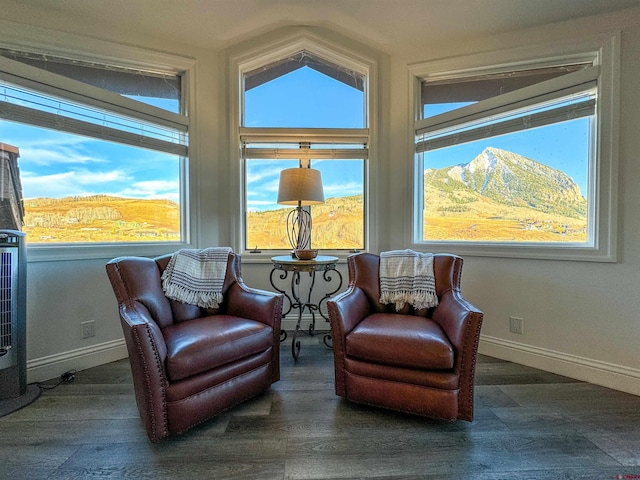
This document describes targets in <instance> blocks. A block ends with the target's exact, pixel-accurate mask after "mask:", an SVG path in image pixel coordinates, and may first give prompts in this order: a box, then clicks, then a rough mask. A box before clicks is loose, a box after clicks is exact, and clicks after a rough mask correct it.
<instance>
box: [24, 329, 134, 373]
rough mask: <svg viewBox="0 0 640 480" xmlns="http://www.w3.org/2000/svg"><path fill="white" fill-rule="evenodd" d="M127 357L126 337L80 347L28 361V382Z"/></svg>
mask: <svg viewBox="0 0 640 480" xmlns="http://www.w3.org/2000/svg"><path fill="white" fill-rule="evenodd" d="M126 357H127V347H126V345H125V343H124V339H120V340H112V341H110V342H105V343H100V344H98V345H91V346H89V347H83V348H78V349H76V350H71V351H68V352H63V353H57V354H55V355H50V356H48V357H41V358H36V359H33V360H29V361H27V382H28V383H33V382H43V381H45V380H50V379H53V378H58V377H60V375H62V374H63V373H65V372H68V371H69V370H76V371H80V370H85V369H87V368H91V367H97V366H98V365H103V364H105V363H109V362H114V361H116V360H120V359H122V358H126Z"/></svg>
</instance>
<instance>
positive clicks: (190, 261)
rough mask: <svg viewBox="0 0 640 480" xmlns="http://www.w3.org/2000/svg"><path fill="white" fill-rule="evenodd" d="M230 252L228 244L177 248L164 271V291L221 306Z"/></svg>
mask: <svg viewBox="0 0 640 480" xmlns="http://www.w3.org/2000/svg"><path fill="white" fill-rule="evenodd" d="M230 252H231V248H229V247H215V248H205V249H203V250H195V249H182V250H178V251H177V252H175V253H174V254H173V255H172V256H171V259H170V260H169V263H168V264H167V268H166V269H165V271H164V273H163V274H162V289H163V290H164V293H165V295H166V296H167V297H168V298H171V299H173V300H177V301H179V302H182V303H188V304H191V305H198V306H199V307H203V308H218V306H219V305H220V302H222V287H223V286H224V277H225V274H226V273H227V261H228V259H229V253H230Z"/></svg>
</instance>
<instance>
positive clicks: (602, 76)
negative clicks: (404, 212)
mask: <svg viewBox="0 0 640 480" xmlns="http://www.w3.org/2000/svg"><path fill="white" fill-rule="evenodd" d="M619 58H620V36H619V34H613V35H602V36H597V37H593V38H588V39H580V40H573V41H567V42H560V43H556V44H553V45H535V46H530V47H521V48H514V49H509V50H503V51H496V52H489V53H484V54H478V55H469V56H463V57H456V58H450V59H446V60H439V61H432V62H425V63H419V64H412V65H410V66H409V91H410V98H411V101H412V102H413V108H412V111H411V115H412V119H411V124H413V125H414V129H412V131H411V132H410V134H411V151H412V152H415V138H416V133H417V131H418V130H420V129H422V128H424V127H425V125H429V124H430V123H435V122H434V121H432V120H431V119H433V118H436V121H438V120H440V121H442V119H444V120H451V122H450V123H452V124H455V123H460V124H462V123H466V121H468V118H465V120H464V121H463V120H461V119H459V120H457V121H456V120H455V119H456V117H457V116H458V114H456V113H455V112H447V113H443V114H440V115H438V116H437V117H429V118H428V119H425V120H422V118H421V112H422V102H421V84H422V81H423V80H427V81H428V80H434V79H438V80H441V79H446V78H456V77H461V76H471V75H473V76H476V75H479V74H483V73H486V74H489V73H496V72H497V71H505V70H508V69H509V68H512V69H514V70H515V69H523V68H525V69H527V68H536V67H537V66H548V65H550V64H553V63H555V64H562V63H571V62H584V61H593V63H594V65H595V67H591V68H592V69H593V68H597V69H598V72H597V73H598V75H597V80H596V81H597V92H598V93H597V98H598V101H597V104H596V118H597V119H598V120H597V122H596V123H597V124H596V126H595V130H594V134H595V135H594V137H595V138H594V141H593V142H592V146H591V148H592V149H593V152H592V155H591V157H592V159H591V161H590V165H589V167H588V168H589V176H590V178H594V179H595V180H594V181H589V185H588V187H587V188H589V189H590V190H589V192H588V195H589V197H588V199H589V198H592V201H593V205H592V215H593V216H592V219H593V222H590V223H591V225H589V228H592V231H593V244H592V245H587V244H585V245H581V244H580V245H576V244H566V245H563V244H561V243H560V242H553V243H551V242H547V243H544V242H541V243H537V242H536V243H533V242H529V243H526V242H522V243H513V242H469V241H465V242H461V241H424V240H421V238H422V228H421V226H422V208H421V207H422V201H423V199H422V188H423V185H422V183H423V182H422V178H421V175H422V173H423V170H422V169H421V162H420V161H419V155H417V154H415V153H414V162H413V173H412V176H411V179H410V181H411V185H410V186H409V191H411V192H412V198H411V202H410V205H411V206H412V217H411V218H412V222H411V225H410V226H409V227H408V228H407V230H406V232H405V238H406V242H407V244H409V245H411V248H415V249H418V250H429V251H433V252H454V253H457V254H459V255H468V256H486V257H508V258H529V259H549V260H574V261H595V262H615V261H616V256H617V165H618V104H619V98H618V92H619V71H620V66H619ZM592 73H593V70H592V71H591V73H584V72H574V73H571V74H567V75H565V76H561V77H558V78H556V79H554V80H550V81H547V82H550V84H552V85H553V84H562V83H563V82H564V83H567V79H565V80H562V79H563V78H564V77H569V76H570V75H572V76H575V77H574V78H577V79H583V78H585V77H588V76H589V75H591V74H592ZM547 82H543V83H547ZM576 82H578V84H579V83H580V80H576ZM569 83H571V84H575V83H573V82H572V81H571V80H569ZM525 89H529V90H530V91H531V92H536V86H535V85H534V86H532V87H525ZM525 89H521V90H525ZM538 90H539V93H538V94H545V93H547V92H548V90H544V87H543V88H542V89H538ZM518 92H520V90H518V91H515V92H511V93H507V94H505V95H501V96H500V97H504V98H499V97H493V98H491V99H488V100H485V101H483V102H479V103H476V104H474V105H470V106H467V107H464V108H465V109H466V111H467V112H470V113H471V115H473V114H474V113H476V112H477V113H478V114H479V115H482V114H481V113H480V112H481V111H486V108H484V106H483V105H482V104H484V102H486V104H487V105H491V106H493V107H494V108H500V107H501V106H503V105H506V104H508V103H509V99H510V98H513V97H517V96H518V95H519V93H518ZM503 100H505V101H503ZM478 105H479V106H478ZM590 220H591V219H590Z"/></svg>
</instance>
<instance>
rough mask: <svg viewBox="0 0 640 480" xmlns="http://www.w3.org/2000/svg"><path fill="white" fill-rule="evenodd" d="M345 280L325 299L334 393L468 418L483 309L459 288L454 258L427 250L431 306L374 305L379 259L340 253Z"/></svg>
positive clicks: (437, 415) (404, 409) (377, 302)
mask: <svg viewBox="0 0 640 480" xmlns="http://www.w3.org/2000/svg"><path fill="white" fill-rule="evenodd" d="M347 261H348V267H349V285H348V288H347V290H346V291H345V292H343V293H341V294H339V295H337V296H335V297H334V298H332V299H330V300H329V301H328V302H327V306H328V310H329V319H330V322H331V333H332V337H333V348H334V357H335V388H336V394H337V395H339V396H342V397H345V398H346V399H348V400H351V401H353V402H357V403H364V404H368V405H375V406H379V407H385V408H390V409H392V410H398V411H402V412H408V413H413V414H418V415H424V416H428V417H434V418H439V419H444V420H456V419H461V420H468V421H471V420H473V385H474V377H475V367H476V356H477V350H478V341H479V338H480V327H481V325H482V318H483V313H482V312H481V311H479V310H477V309H476V308H475V307H474V306H473V305H471V304H470V303H469V302H467V301H466V300H465V299H464V298H463V297H462V295H461V293H460V277H461V275H462V258H460V257H458V256H455V255H447V254H436V255H434V265H433V267H434V274H435V280H436V293H437V295H438V301H439V303H438V306H437V307H435V308H430V309H422V310H414V309H413V307H411V306H409V305H405V306H404V308H403V309H402V310H401V311H399V312H396V310H395V305H384V304H381V303H380V282H379V265H380V257H379V256H377V255H373V254H370V253H360V254H356V255H351V256H349V257H348V258H347Z"/></svg>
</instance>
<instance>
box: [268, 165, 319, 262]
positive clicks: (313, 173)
mask: <svg viewBox="0 0 640 480" xmlns="http://www.w3.org/2000/svg"><path fill="white" fill-rule="evenodd" d="M320 203H324V191H323V189H322V176H321V175H320V171H319V170H314V169H313V168H287V169H285V170H282V172H281V173H280V184H279V186H278V204H280V205H296V208H294V209H293V210H291V211H290V212H289V214H288V215H287V236H288V238H289V243H290V244H291V248H292V249H293V252H292V254H295V251H296V250H308V249H310V248H311V214H310V213H309V212H308V211H307V210H305V209H304V208H302V207H304V206H307V205H317V204H320Z"/></svg>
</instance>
